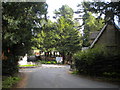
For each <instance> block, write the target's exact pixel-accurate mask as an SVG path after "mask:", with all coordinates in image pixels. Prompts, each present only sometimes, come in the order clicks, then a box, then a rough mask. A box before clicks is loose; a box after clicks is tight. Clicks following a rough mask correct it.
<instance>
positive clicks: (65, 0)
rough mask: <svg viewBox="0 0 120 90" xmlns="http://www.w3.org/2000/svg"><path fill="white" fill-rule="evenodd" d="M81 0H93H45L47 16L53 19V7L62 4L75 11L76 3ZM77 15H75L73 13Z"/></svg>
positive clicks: (55, 7)
mask: <svg viewBox="0 0 120 90" xmlns="http://www.w3.org/2000/svg"><path fill="white" fill-rule="evenodd" d="M83 1H93V0H46V3H47V4H48V16H50V19H51V20H54V19H53V18H52V17H53V15H54V14H53V11H55V9H57V10H58V9H59V8H61V7H62V5H65V4H66V5H68V6H69V7H71V8H72V9H73V10H74V11H77V9H78V7H77V5H78V4H80V3H81V2H83ZM96 1H106V2H107V1H110V0H96ZM75 17H77V15H75Z"/></svg>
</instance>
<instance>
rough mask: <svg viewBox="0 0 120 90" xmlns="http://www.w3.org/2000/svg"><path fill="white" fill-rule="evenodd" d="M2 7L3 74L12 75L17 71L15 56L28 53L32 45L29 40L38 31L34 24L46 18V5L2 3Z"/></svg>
mask: <svg viewBox="0 0 120 90" xmlns="http://www.w3.org/2000/svg"><path fill="white" fill-rule="evenodd" d="M2 7H3V8H2V10H3V14H2V29H3V33H2V42H3V45H2V50H3V53H4V55H5V56H7V57H8V59H7V60H3V69H4V70H3V71H4V72H3V74H5V73H6V74H7V73H8V74H13V73H14V72H15V70H17V69H15V68H16V67H17V60H18V58H17V56H20V55H24V54H25V53H28V51H29V50H30V48H31V46H32V45H33V42H31V39H32V37H34V33H35V32H37V31H38V29H36V27H37V25H36V23H35V22H37V20H38V19H41V16H42V15H44V18H46V14H47V4H46V3H42V2H40V3H35V2H33V3H32V2H31V3H29V2H3V3H2ZM7 65H8V66H7ZM6 66H7V67H6ZM9 67H11V69H10V68H9ZM5 70H6V71H5ZM7 71H8V72H7Z"/></svg>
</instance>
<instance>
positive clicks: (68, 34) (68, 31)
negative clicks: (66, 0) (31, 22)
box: [55, 5, 81, 63]
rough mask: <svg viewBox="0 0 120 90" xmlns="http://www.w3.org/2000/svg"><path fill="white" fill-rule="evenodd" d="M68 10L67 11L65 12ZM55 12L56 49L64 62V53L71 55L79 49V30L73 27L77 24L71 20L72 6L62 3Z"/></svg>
mask: <svg viewBox="0 0 120 90" xmlns="http://www.w3.org/2000/svg"><path fill="white" fill-rule="evenodd" d="M68 10H69V12H67V11H68ZM55 14H56V16H57V31H58V42H57V50H58V51H59V52H60V53H61V55H62V57H63V63H64V62H65V59H66V57H65V56H66V55H69V56H71V57H72V55H73V54H74V53H75V52H76V51H77V50H80V49H81V48H80V46H81V45H80V43H81V42H80V41H81V40H80V36H79V35H80V32H79V31H78V30H77V29H76V28H75V27H76V26H77V25H76V22H75V21H74V20H73V10H72V8H70V7H69V6H67V5H63V6H62V7H61V8H60V9H59V10H58V11H55ZM76 48H77V49H76ZM69 59H71V58H69Z"/></svg>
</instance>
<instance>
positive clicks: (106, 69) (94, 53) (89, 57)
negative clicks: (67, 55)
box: [73, 48, 120, 77]
mask: <svg viewBox="0 0 120 90" xmlns="http://www.w3.org/2000/svg"><path fill="white" fill-rule="evenodd" d="M73 58H74V60H75V67H76V69H77V70H78V71H79V73H83V74H88V75H94V76H106V77H119V76H120V74H119V73H120V67H119V66H120V55H119V54H108V53H107V51H106V52H105V50H104V48H94V49H89V50H86V51H80V52H78V53H76V54H75V55H74V56H73Z"/></svg>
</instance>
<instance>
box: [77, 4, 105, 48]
mask: <svg viewBox="0 0 120 90" xmlns="http://www.w3.org/2000/svg"><path fill="white" fill-rule="evenodd" d="M88 3H89V2H83V3H82V4H79V5H78V7H82V9H79V10H78V11H77V13H78V14H81V13H82V14H83V15H82V17H81V19H82V20H83V24H82V26H84V29H83V47H87V46H89V45H90V43H89V36H90V32H94V31H99V30H101V28H102V27H103V25H104V19H102V18H97V17H95V16H93V13H92V12H90V11H88ZM97 14H98V13H97ZM97 14H94V15H96V16H97Z"/></svg>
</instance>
